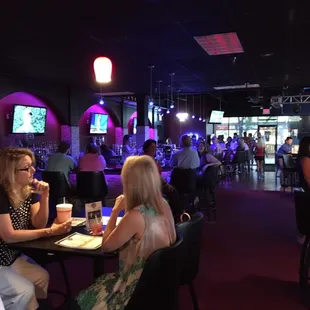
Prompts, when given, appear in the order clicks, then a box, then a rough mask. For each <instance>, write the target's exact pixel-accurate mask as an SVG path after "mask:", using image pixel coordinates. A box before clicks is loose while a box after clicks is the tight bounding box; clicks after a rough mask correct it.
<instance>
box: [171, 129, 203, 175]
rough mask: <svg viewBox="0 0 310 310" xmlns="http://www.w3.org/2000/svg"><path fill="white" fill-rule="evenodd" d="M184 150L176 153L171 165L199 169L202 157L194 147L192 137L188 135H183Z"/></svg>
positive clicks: (182, 145)
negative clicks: (200, 157)
mask: <svg viewBox="0 0 310 310" xmlns="http://www.w3.org/2000/svg"><path fill="white" fill-rule="evenodd" d="M181 147H182V150H180V151H178V152H176V153H174V154H173V155H172V158H171V162H170V165H171V167H179V168H183V169H197V168H198V167H199V166H200V159H199V156H198V153H197V151H196V150H194V149H193V148H192V139H191V138H190V137H189V136H188V135H183V136H182V137H181Z"/></svg>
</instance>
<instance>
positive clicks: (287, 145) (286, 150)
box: [277, 137, 293, 158]
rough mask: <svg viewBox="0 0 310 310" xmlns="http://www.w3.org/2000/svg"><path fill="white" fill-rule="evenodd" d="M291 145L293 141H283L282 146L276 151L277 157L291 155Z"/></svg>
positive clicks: (288, 138)
mask: <svg viewBox="0 0 310 310" xmlns="http://www.w3.org/2000/svg"><path fill="white" fill-rule="evenodd" d="M292 143H293V139H292V138H291V137H287V138H286V139H285V142H284V144H282V145H281V146H280V148H279V149H278V151H277V157H278V158H281V157H283V155H288V154H292Z"/></svg>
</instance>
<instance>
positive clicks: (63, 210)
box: [56, 203, 73, 223]
mask: <svg viewBox="0 0 310 310" xmlns="http://www.w3.org/2000/svg"><path fill="white" fill-rule="evenodd" d="M72 207H73V205H72V204H71V203H61V204H59V205H56V210H57V220H58V222H59V223H63V222H66V221H68V220H69V219H71V217H72Z"/></svg>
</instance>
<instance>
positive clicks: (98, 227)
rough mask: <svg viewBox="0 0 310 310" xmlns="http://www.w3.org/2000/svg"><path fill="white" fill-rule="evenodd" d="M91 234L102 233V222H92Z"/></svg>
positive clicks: (97, 234)
mask: <svg viewBox="0 0 310 310" xmlns="http://www.w3.org/2000/svg"><path fill="white" fill-rule="evenodd" d="M91 234H92V235H93V236H99V235H101V234H102V223H92V225H91Z"/></svg>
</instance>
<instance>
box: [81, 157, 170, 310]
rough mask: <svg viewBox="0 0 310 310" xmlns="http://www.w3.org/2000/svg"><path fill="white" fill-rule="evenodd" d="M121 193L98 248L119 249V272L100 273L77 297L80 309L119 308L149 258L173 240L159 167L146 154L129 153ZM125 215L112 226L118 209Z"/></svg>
mask: <svg viewBox="0 0 310 310" xmlns="http://www.w3.org/2000/svg"><path fill="white" fill-rule="evenodd" d="M122 185H123V189H124V195H120V196H119V197H118V198H117V199H116V201H115V205H114V207H113V210H112V213H111V217H110V219H109V222H108V225H107V227H106V228H105V230H104V232H103V237H102V250H103V251H104V252H112V251H115V250H117V249H119V271H118V272H117V273H108V274H104V275H103V276H101V277H99V278H98V279H97V280H96V282H95V283H94V284H93V285H91V286H90V287H89V288H88V289H86V290H84V291H82V292H81V293H80V295H79V296H78V297H77V303H78V305H79V307H80V309H83V310H91V309H102V310H104V309H106V310H107V309H124V308H125V306H126V305H127V303H128V301H129V300H130V298H131V295H132V294H133V292H134V290H135V287H136V285H137V283H138V281H139V278H140V276H141V274H142V271H143V268H144V265H145V263H146V261H147V259H148V257H149V256H150V255H151V254H152V253H153V252H155V251H156V250H158V249H162V248H165V247H169V246H171V245H172V244H173V243H174V242H175V240H176V232H175V228H174V220H173V216H172V213H171V211H170V208H169V205H168V203H167V202H166V201H165V200H164V199H163V198H162V193H161V181H160V177H159V173H158V167H157V166H156V164H155V162H154V160H153V159H152V158H151V157H150V156H131V157H129V158H127V160H126V161H125V164H124V167H123V169H122ZM122 210H125V215H124V217H123V218H122V220H121V221H120V223H119V224H118V225H117V226H116V220H117V217H118V215H119V213H120V212H121V211H122Z"/></svg>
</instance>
